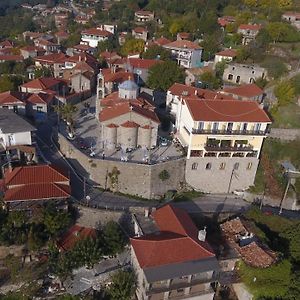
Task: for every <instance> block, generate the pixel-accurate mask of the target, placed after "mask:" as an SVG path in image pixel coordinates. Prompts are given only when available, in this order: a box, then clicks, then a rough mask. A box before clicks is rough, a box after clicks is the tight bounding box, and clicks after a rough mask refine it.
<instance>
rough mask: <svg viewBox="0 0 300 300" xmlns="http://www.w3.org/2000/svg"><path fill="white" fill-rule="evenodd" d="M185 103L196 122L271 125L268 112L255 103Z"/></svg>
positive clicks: (207, 101) (193, 99) (235, 101)
mask: <svg viewBox="0 0 300 300" xmlns="http://www.w3.org/2000/svg"><path fill="white" fill-rule="evenodd" d="M184 102H185V103H186V104H187V107H188V109H189V111H190V113H191V116H192V118H193V119H194V121H212V122H214V121H216V122H218V121H224V122H268V123H271V120H270V118H269V117H268V115H267V114H266V112H265V111H264V110H263V109H262V108H260V106H259V105H258V103H257V102H255V101H239V100H206V99H205V100H204V99H203V100H199V99H197V98H186V99H184Z"/></svg>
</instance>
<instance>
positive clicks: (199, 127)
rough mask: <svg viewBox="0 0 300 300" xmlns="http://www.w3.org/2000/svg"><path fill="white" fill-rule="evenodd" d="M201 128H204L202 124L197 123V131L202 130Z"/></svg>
mask: <svg viewBox="0 0 300 300" xmlns="http://www.w3.org/2000/svg"><path fill="white" fill-rule="evenodd" d="M203 128H204V122H199V123H198V129H199V130H203Z"/></svg>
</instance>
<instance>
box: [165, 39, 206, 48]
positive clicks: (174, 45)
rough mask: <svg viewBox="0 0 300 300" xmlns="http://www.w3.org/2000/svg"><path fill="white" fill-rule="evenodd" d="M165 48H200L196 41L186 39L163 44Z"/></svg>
mask: <svg viewBox="0 0 300 300" xmlns="http://www.w3.org/2000/svg"><path fill="white" fill-rule="evenodd" d="M164 47H166V48H180V49H185V48H186V49H202V47H201V46H199V45H198V44H197V43H194V42H191V41H188V40H177V41H174V42H171V43H169V44H166V45H164Z"/></svg>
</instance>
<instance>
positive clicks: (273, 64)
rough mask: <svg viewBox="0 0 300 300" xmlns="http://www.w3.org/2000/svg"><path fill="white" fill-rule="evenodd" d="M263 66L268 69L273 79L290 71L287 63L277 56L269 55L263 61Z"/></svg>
mask: <svg viewBox="0 0 300 300" xmlns="http://www.w3.org/2000/svg"><path fill="white" fill-rule="evenodd" d="M262 67H264V68H266V69H267V71H268V76H269V77H271V78H273V79H278V78H280V77H282V76H283V75H284V74H286V73H287V72H288V68H287V66H286V64H285V63H284V62H283V61H282V60H281V59H280V58H277V57H268V58H267V59H266V60H265V61H264V62H263V63H262Z"/></svg>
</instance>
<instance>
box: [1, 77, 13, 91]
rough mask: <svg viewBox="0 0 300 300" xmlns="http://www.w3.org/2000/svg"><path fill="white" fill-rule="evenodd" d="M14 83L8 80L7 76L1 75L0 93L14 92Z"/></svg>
mask: <svg viewBox="0 0 300 300" xmlns="http://www.w3.org/2000/svg"><path fill="white" fill-rule="evenodd" d="M14 88H15V85H14V82H13V81H12V80H11V79H10V77H9V76H7V75H3V76H1V77H0V93H2V92H6V91H11V90H14Z"/></svg>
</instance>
